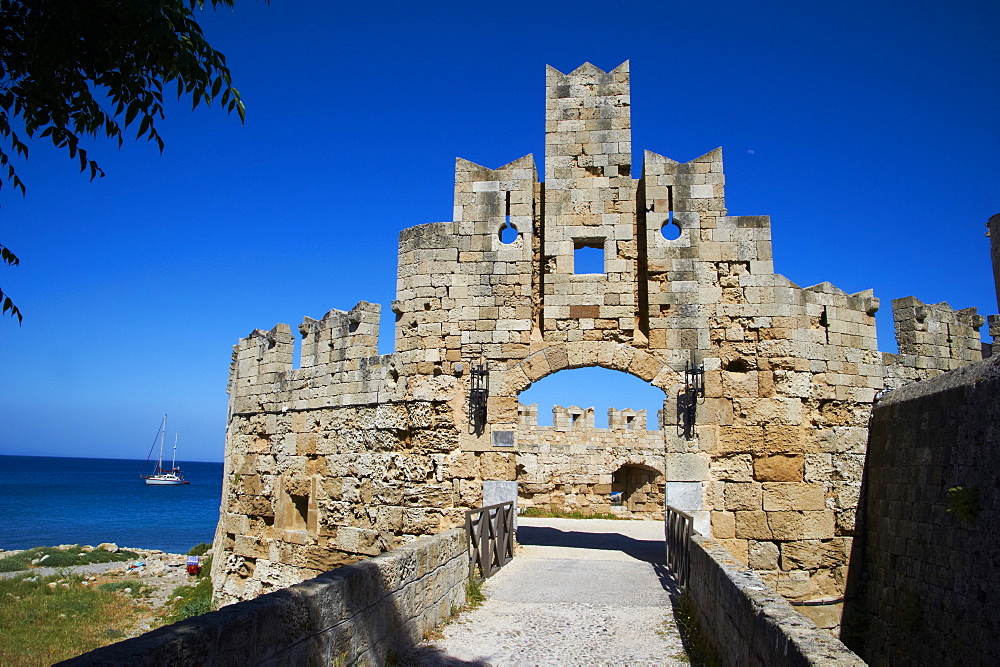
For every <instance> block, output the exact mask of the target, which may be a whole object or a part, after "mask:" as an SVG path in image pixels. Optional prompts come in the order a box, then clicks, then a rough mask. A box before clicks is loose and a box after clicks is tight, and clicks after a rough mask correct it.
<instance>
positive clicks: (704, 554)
mask: <svg viewBox="0 0 1000 667" xmlns="http://www.w3.org/2000/svg"><path fill="white" fill-rule="evenodd" d="M690 546H691V561H690V563H691V565H690V567H691V576H690V581H689V584H688V590H687V594H688V595H689V596H690V597H691V601H692V602H693V603H694V606H695V609H696V611H697V615H698V624H699V626H700V627H701V630H702V632H703V634H704V636H705V637H706V638H708V640H709V641H710V642H711V643H712V645H713V648H714V649H715V651H716V652H717V654H718V656H719V658H720V660H721V662H722V664H724V665H740V666H741V667H742V666H745V665H767V666H770V665H864V664H865V663H864V661H862V660H861V659H860V658H858V656H857V655H855V654H854V653H852V652H851V651H850V649H848V648H847V647H846V646H844V645H843V644H842V643H840V641H838V640H836V639H834V638H833V637H832V636H830V634H829V633H827V632H825V631H823V630H821V629H819V628H818V627H817V626H816V625H815V624H814V623H813V622H812V621H811V620H809V619H808V618H806V617H804V616H802V614H800V613H798V612H797V611H795V610H794V609H793V608H792V607H791V605H789V604H788V602H786V601H785V599H784V598H782V597H781V596H780V595H776V594H775V593H774V591H772V590H771V589H770V588H768V586H767V585H766V584H765V583H764V582H763V581H762V580H761V579H760V577H758V576H757V574H756V573H755V572H754V571H753V570H748V569H746V568H745V567H744V565H743V563H740V562H739V561H736V560H734V559H733V557H732V555H730V553H729V552H728V551H727V550H726V549H724V548H722V546H721V545H719V543H718V542H716V541H714V540H712V539H709V538H705V537H701V536H698V535H695V536H692V538H691V542H690Z"/></svg>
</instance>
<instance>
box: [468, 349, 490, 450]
mask: <svg viewBox="0 0 1000 667" xmlns="http://www.w3.org/2000/svg"><path fill="white" fill-rule="evenodd" d="M469 366H470V368H469V426H471V427H472V432H473V433H474V434H476V435H477V436H478V435H482V434H483V432H484V431H485V430H486V402H487V399H488V398H489V395H490V370H489V368H488V367H487V366H486V361H485V360H483V359H482V358H480V360H479V363H472V364H469Z"/></svg>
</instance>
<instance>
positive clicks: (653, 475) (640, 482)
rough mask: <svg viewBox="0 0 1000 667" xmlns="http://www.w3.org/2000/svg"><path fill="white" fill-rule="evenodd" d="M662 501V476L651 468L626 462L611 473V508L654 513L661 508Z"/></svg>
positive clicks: (663, 499)
mask: <svg viewBox="0 0 1000 667" xmlns="http://www.w3.org/2000/svg"><path fill="white" fill-rule="evenodd" d="M664 501H665V498H664V478H663V475H662V474H661V473H660V472H659V471H657V470H655V469H653V468H650V467H647V466H641V465H629V464H626V465H623V466H622V467H620V468H618V470H616V471H615V472H614V473H613V474H612V475H611V506H612V508H616V507H617V508H621V510H624V511H628V512H630V513H632V512H634V513H640V514H656V513H658V512H661V511H662V510H663V505H664Z"/></svg>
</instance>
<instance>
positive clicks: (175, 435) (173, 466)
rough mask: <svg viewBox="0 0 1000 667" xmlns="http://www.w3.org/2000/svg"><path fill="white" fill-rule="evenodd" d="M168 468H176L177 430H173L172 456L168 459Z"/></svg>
mask: <svg viewBox="0 0 1000 667" xmlns="http://www.w3.org/2000/svg"><path fill="white" fill-rule="evenodd" d="M170 470H171V471H174V470H177V431H174V456H173V458H171V459H170Z"/></svg>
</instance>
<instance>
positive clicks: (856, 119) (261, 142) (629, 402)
mask: <svg viewBox="0 0 1000 667" xmlns="http://www.w3.org/2000/svg"><path fill="white" fill-rule="evenodd" d="M202 25H203V27H204V28H205V30H206V33H207V34H208V36H209V39H210V41H211V42H212V43H213V45H214V46H215V47H216V48H218V49H219V50H221V51H222V52H223V53H225V54H226V55H227V58H228V62H229V65H230V67H231V68H232V70H233V75H234V82H235V84H236V86H237V87H238V88H239V89H240V90H241V92H242V93H243V96H244V100H245V102H246V106H247V122H246V124H245V125H243V126H241V125H240V123H239V121H238V119H237V118H236V117H235V116H227V115H225V114H224V113H223V112H222V111H220V110H219V109H218V108H212V109H205V108H202V107H199V109H197V110H196V111H194V112H191V111H190V103H189V102H187V101H185V102H182V103H179V104H177V105H172V106H171V107H170V108H168V111H167V116H168V117H167V120H166V121H164V122H163V123H161V125H160V132H161V134H162V135H163V137H164V139H165V140H166V151H165V152H164V153H163V154H162V155H160V154H159V153H158V152H157V151H156V149H155V147H154V146H153V145H152V144H146V143H144V142H143V143H138V144H135V143H133V144H126V145H125V146H124V147H123V148H122V149H121V150H117V149H116V148H115V147H114V146H113V145H112V144H111V143H109V142H103V143H102V142H98V143H97V144H95V145H94V146H93V148H92V151H91V152H92V157H94V158H96V159H97V160H98V161H99V162H100V163H101V164H102V166H103V167H104V169H105V171H106V172H107V177H106V178H104V179H101V180H98V181H95V182H88V181H87V179H86V178H85V177H84V176H82V175H80V174H78V173H77V171H76V169H75V168H74V166H73V163H72V162H70V161H69V160H68V159H67V158H66V157H65V156H64V155H62V154H59V153H57V152H55V151H53V150H50V149H48V148H46V147H45V146H43V145H41V144H36V145H35V146H33V148H32V153H31V159H30V161H29V162H28V163H27V164H25V165H23V166H22V167H21V171H22V176H23V177H24V180H25V182H26V183H27V186H28V196H27V197H26V198H25V199H23V200H22V198H21V197H20V195H14V194H13V192H12V190H10V189H9V188H4V190H3V191H2V192H0V239H2V242H3V243H4V244H6V245H9V246H10V247H11V248H12V249H13V250H14V251H15V252H17V253H18V254H19V256H20V257H21V260H22V264H21V266H20V267H18V268H16V269H0V285H2V286H3V288H4V290H5V291H9V293H10V294H11V295H12V296H13V297H14V298H15V300H16V301H17V303H18V305H19V306H20V307H21V309H22V311H23V312H24V315H25V320H24V324H23V326H18V325H17V323H16V321H15V320H12V319H10V318H5V319H3V320H0V387H2V400H0V453H2V454H38V455H66V456H97V457H123V458H142V457H144V456H145V453H146V450H147V448H148V447H149V444H150V442H151V440H152V438H153V435H154V434H155V432H156V428H157V426H158V425H159V420H160V417H161V415H162V413H164V412H167V413H169V414H170V428H171V430H173V429H174V428H177V429H180V443H181V444H180V455H181V458H182V459H183V458H188V459H195V460H220V459H221V457H222V451H223V440H224V431H225V415H226V400H227V396H226V393H225V387H226V380H227V375H228V366H229V355H230V351H231V346H232V345H233V344H234V343H235V342H236V341H237V339H238V338H240V337H242V336H246V335H247V334H248V333H249V332H250V331H251V330H252V329H254V328H265V329H266V328H270V327H271V326H273V325H274V324H275V323H277V322H287V323H289V324H291V325H292V326H293V329H294V327H295V325H297V324H298V323H299V322H301V321H302V318H303V316H306V315H308V316H311V317H320V316H321V315H322V314H323V313H325V312H326V311H327V310H329V309H330V308H341V309H349V308H350V307H352V306H353V305H354V304H355V303H356V302H357V301H359V300H361V299H366V300H369V301H375V302H380V303H382V304H383V307H384V310H386V311H387V310H388V304H389V302H390V301H391V300H392V298H393V293H394V288H395V263H396V251H395V248H396V238H397V234H398V232H399V230H401V229H403V228H405V227H409V226H412V225H416V224H421V223H425V222H437V221H442V220H448V219H450V216H451V206H452V201H451V199H452V176H453V169H454V159H455V157H464V158H467V159H470V160H472V161H474V162H477V163H480V164H484V165H487V166H490V167H496V166H499V165H501V164H505V163H507V162H509V161H511V160H513V159H516V158H518V157H521V156H522V155H525V154H527V153H534V155H535V159H536V162H537V164H538V167H539V170H540V171H541V169H542V164H541V163H542V159H543V155H544V148H543V141H544V136H543V131H544V72H545V65H546V64H551V65H552V66H554V67H556V68H557V69H560V70H561V71H564V72H568V71H571V70H572V69H575V68H576V67H577V66H579V65H580V64H582V63H583V62H585V61H590V62H592V63H594V64H595V65H597V66H598V67H601V68H603V69H611V68H613V67H615V66H617V65H618V64H619V63H621V62H622V61H624V60H626V59H629V60H631V71H632V125H633V150H634V153H635V160H634V162H635V164H636V165H637V166H638V164H639V163H640V161H641V156H642V150H643V149H649V150H653V151H656V152H658V153H661V154H664V155H667V156H670V157H672V158H674V159H677V160H682V161H686V160H690V159H692V158H695V157H698V156H699V155H702V154H703V153H705V152H707V151H709V150H711V149H713V148H715V147H717V146H720V145H721V146H722V147H723V150H724V155H725V162H726V173H727V203H728V208H729V211H730V213H732V214H734V215H754V214H769V215H771V222H772V232H773V237H774V256H775V268H776V270H777V271H778V272H779V273H782V274H784V275H786V276H787V277H789V278H790V279H791V280H793V281H794V282H796V283H798V284H799V285H802V286H807V285H811V284H815V283H818V282H822V281H830V282H832V283H833V284H835V285H837V286H838V287H840V288H842V289H844V290H846V291H848V292H855V291H859V290H863V289H867V288H873V289H875V292H876V295H877V296H879V297H881V298H882V309H881V311H880V312H879V315H878V324H879V329H880V343H881V346H882V349H883V350H886V351H894V350H895V343H894V341H893V337H892V319H891V314H890V307H889V301H890V300H891V299H893V298H897V297H901V296H908V295H914V296H916V297H918V298H920V299H922V300H923V301H926V302H938V301H948V302H949V303H950V304H952V305H953V306H955V307H968V306H977V307H978V308H979V309H980V312H981V313H982V314H990V313H995V312H997V303H996V298H995V294H994V290H993V283H992V274H991V270H990V265H989V256H988V240H987V239H986V238H985V237H984V236H983V233H984V231H985V227H984V223H985V222H986V219H987V218H988V217H989V216H990V215H992V214H995V213H998V212H1000V191H998V190H1000V186H998V183H1000V173H998V171H1000V167H998V165H1000V160H998V155H1000V124H998V123H997V121H996V117H997V109H1000V86H998V85H997V83H998V81H1000V40H997V39H996V30H997V28H998V26H1000V5H998V4H997V3H995V2H985V1H983V2H957V3H952V4H948V5H945V4H941V3H929V2H905V3H904V2H874V3H873V2H853V1H850V2H842V3H836V4H828V3H802V2H772V3H767V2H765V3H748V2H699V3H679V2H635V3H629V4H625V5H615V6H612V5H609V4H608V3H604V2H602V3H597V2H587V1H584V2H572V3H569V2H545V3H527V2H516V1H513V2H508V3H502V4H491V5H476V4H471V3H446V2H428V3H422V4H413V3H399V2H383V3H343V4H342V5H341V4H340V3H328V2H318V1H306V0H300V1H281V0H275V1H274V2H272V3H271V4H270V5H267V4H263V3H254V2H239V3H237V6H236V8H235V10H233V11H228V10H223V11H219V12H211V11H208V12H205V13H204V14H203V20H202ZM635 171H636V173H638V168H636V169H635ZM383 331H384V339H383V345H382V349H383V351H384V352H388V351H391V349H392V342H391V341H392V338H391V318H390V319H389V320H386V321H385V323H384V324H383ZM557 377H559V376H553V380H555V378H557ZM546 384H548V383H546ZM556 384H558V383H556ZM574 384H580V382H579V381H577V382H575V383H574ZM601 384H602V385H603V384H604V383H603V382H602V383H601ZM541 385H542V383H539V385H538V386H539V388H541ZM638 385H640V387H639V389H640V390H641V389H642V387H641V383H638ZM634 387H635V384H631V385H630V386H626V387H623V388H620V389H615V390H614V392H613V397H612V398H611V399H610V402H611V404H612V405H616V407H643V406H644V405H645V404H644V403H643V401H645V400H646V399H644V398H642V397H641V396H640V393H641V392H640V393H635V392H636V391H639V390H636V389H635V388H634ZM529 391H530V390H529ZM552 391H554V392H555V394H554V400H555V401H556V402H560V403H563V404H571V403H578V404H582V403H585V402H588V401H587V397H586V396H583V397H580V396H575V397H574V396H571V395H569V394H568V393H567V391H568V390H567V389H566V388H565V385H563V386H562V387H561V388H560V387H555V388H554V389H553V390H552ZM560 392H562V393H560ZM574 398H575V399H576V400H573V399H574ZM546 399H547V397H544V396H543V397H539V396H534V395H530V396H528V400H532V401H533V400H540V401H543V402H544V401H545V400H546ZM589 403H590V404H594V403H598V405H599V406H600V402H599V401H598V400H596V399H594V400H590V401H589ZM605 409H606V408H602V407H599V410H598V412H599V413H600V412H602V411H604V410H605ZM651 409H652V408H651ZM542 410H543V412H544V411H545V410H547V407H543V408H542Z"/></svg>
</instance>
